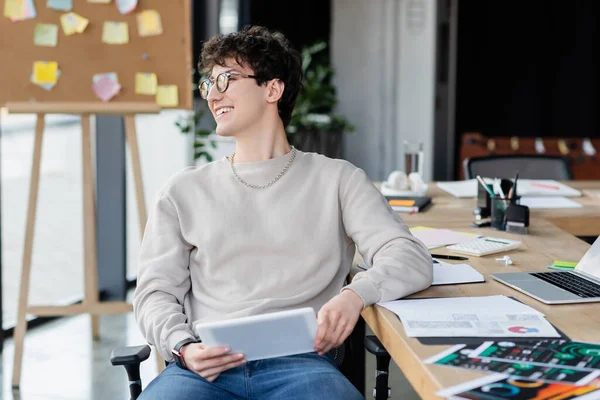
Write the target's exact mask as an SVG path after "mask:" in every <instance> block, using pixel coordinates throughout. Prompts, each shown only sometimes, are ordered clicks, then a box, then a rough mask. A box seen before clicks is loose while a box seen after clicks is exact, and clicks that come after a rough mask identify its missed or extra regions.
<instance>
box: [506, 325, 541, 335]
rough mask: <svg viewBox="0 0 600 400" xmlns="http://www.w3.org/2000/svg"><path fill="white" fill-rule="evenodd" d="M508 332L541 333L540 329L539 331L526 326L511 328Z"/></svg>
mask: <svg viewBox="0 0 600 400" xmlns="http://www.w3.org/2000/svg"><path fill="white" fill-rule="evenodd" d="M508 330H509V331H510V332H513V333H522V334H526V333H537V332H539V329H537V328H527V327H525V326H511V327H510V328H508Z"/></svg>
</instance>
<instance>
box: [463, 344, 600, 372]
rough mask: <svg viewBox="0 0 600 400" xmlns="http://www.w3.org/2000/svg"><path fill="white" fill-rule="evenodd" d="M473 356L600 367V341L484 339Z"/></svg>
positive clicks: (592, 368) (589, 367) (568, 365)
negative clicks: (486, 340) (493, 340)
mask: <svg viewBox="0 0 600 400" xmlns="http://www.w3.org/2000/svg"><path fill="white" fill-rule="evenodd" d="M470 356H471V357H480V358H489V359H491V360H507V361H513V362H514V361H518V362H527V363H531V364H534V365H546V366H560V367H563V366H565V367H576V368H578V369H581V370H586V371H594V370H600V344H598V343H586V342H572V341H569V340H539V341H533V342H519V343H514V342H508V341H500V342H484V343H483V344H482V345H481V346H479V347H478V348H477V349H475V350H474V351H473V352H472V353H471V354H470Z"/></svg>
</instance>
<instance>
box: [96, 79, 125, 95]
mask: <svg viewBox="0 0 600 400" xmlns="http://www.w3.org/2000/svg"><path fill="white" fill-rule="evenodd" d="M92 89H93V90H94V92H95V93H96V96H98V97H99V98H100V99H101V100H102V101H109V100H110V99H112V98H113V97H114V96H115V95H116V94H117V93H119V90H121V85H119V84H118V83H117V82H115V81H113V80H112V79H110V78H108V77H103V78H102V79H100V80H99V81H98V82H95V83H93V84H92Z"/></svg>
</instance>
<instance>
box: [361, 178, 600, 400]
mask: <svg viewBox="0 0 600 400" xmlns="http://www.w3.org/2000/svg"><path fill="white" fill-rule="evenodd" d="M571 184H572V186H574V187H577V188H578V189H580V188H587V189H598V188H600V182H593V183H592V182H581V183H579V182H577V184H575V182H572V183H571ZM440 192H441V193H440ZM430 194H431V195H432V197H433V202H434V204H433V205H432V207H430V208H429V209H428V210H427V211H425V212H423V213H419V214H414V215H406V214H402V217H403V218H404V220H405V221H406V222H407V223H408V224H409V226H417V225H426V226H430V227H437V228H450V229H456V230H461V231H467V232H477V233H480V234H484V235H489V236H492V235H493V236H497V237H504V238H507V239H517V240H521V241H522V242H523V245H522V246H521V248H520V249H518V250H513V251H511V252H510V257H511V259H512V260H513V261H514V265H512V266H505V265H504V264H503V263H501V262H498V261H495V260H494V259H495V255H490V256H485V257H469V261H468V263H469V264H470V265H471V266H473V267H474V268H476V269H477V270H478V271H479V272H481V273H482V274H483V275H484V276H485V277H486V282H485V283H477V284H467V285H447V286H432V287H430V288H429V289H427V290H424V291H422V292H420V293H417V294H415V295H413V296H411V298H419V297H463V296H490V295H499V294H501V295H506V296H513V297H515V298H517V299H519V300H520V301H522V302H524V303H526V304H528V305H530V306H532V307H534V308H535V309H537V310H539V311H541V312H543V313H544V314H545V315H546V318H547V319H548V320H549V321H550V322H551V323H552V324H554V325H555V326H556V327H557V328H559V329H560V330H562V331H563V332H564V333H565V334H567V335H568V336H569V337H570V338H571V339H573V340H582V341H593V342H597V341H598V340H599V336H598V332H600V304H599V303H595V304H594V303H590V304H577V305H553V306H549V305H545V304H543V303H540V302H538V301H537V300H535V299H533V298H531V297H529V296H526V295H523V294H521V293H519V292H517V291H516V290H513V289H511V288H509V287H508V286H505V285H503V284H501V283H498V282H496V281H494V280H492V279H491V278H490V277H489V275H490V274H493V273H500V272H517V271H542V270H547V269H546V267H547V266H548V265H550V264H552V261H553V260H555V259H560V260H578V259H579V258H581V256H582V255H583V254H584V253H585V252H586V251H587V249H588V248H589V245H588V244H587V243H586V242H584V241H582V240H579V239H577V238H576V237H574V236H573V234H577V235H586V236H588V235H589V236H592V235H600V206H599V205H597V204H594V202H596V203H600V201H598V200H596V199H591V198H581V199H574V200H575V201H580V202H582V203H584V204H586V207H584V208H581V209H569V210H539V211H534V212H532V220H531V224H530V225H531V226H530V233H529V235H516V234H510V233H506V232H498V231H493V230H492V229H490V228H482V229H478V228H470V227H469V226H468V225H469V222H470V221H471V220H472V214H471V210H472V209H473V207H474V200H473V199H455V198H454V197H452V196H450V195H447V194H445V192H442V191H440V190H439V189H437V188H431V192H430ZM567 220H568V221H577V223H568V224H565V225H562V226H561V224H560V223H558V224H556V221H562V222H564V221H567ZM555 224H556V225H558V226H560V228H559V227H557V226H555ZM561 228H563V229H565V228H566V229H567V230H568V232H566V231H565V230H563V229H561ZM436 252H442V253H443V252H445V253H447V254H451V253H450V252H449V251H447V250H442V249H438V250H436ZM362 316H363V318H364V319H365V321H366V323H367V324H368V325H369V326H370V327H371V329H372V330H373V332H374V333H375V334H376V335H377V337H378V338H379V340H380V341H381V342H382V344H383V345H384V346H385V347H386V349H388V351H389V353H390V355H391V356H392V359H393V360H394V362H395V363H396V364H397V365H398V366H399V367H400V369H401V370H402V371H403V373H404V374H405V375H406V377H407V379H408V380H409V382H410V383H411V384H412V386H413V387H414V389H415V391H416V392H417V393H418V394H419V395H420V396H421V397H422V398H423V399H434V398H438V397H437V396H435V392H437V391H438V390H439V389H442V388H445V387H449V386H453V385H456V384H459V383H461V382H465V381H468V380H472V379H475V378H477V377H480V376H483V375H485V374H484V373H481V372H473V371H468V370H463V369H453V368H447V367H441V366H438V365H426V364H424V363H423V362H422V360H424V359H426V358H428V357H430V356H432V355H435V354H437V353H439V352H441V351H443V350H444V349H446V348H448V347H449V346H425V345H422V344H420V343H419V341H418V340H417V339H415V338H409V337H407V336H406V334H405V332H404V329H403V328H402V324H401V322H400V319H399V318H398V317H397V316H396V315H395V314H393V313H392V312H390V311H388V310H386V309H384V308H382V307H379V306H377V305H375V306H372V307H368V308H367V309H365V310H364V311H363V313H362Z"/></svg>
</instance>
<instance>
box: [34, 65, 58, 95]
mask: <svg viewBox="0 0 600 400" xmlns="http://www.w3.org/2000/svg"><path fill="white" fill-rule="evenodd" d="M58 78H60V69H59V70H57V71H56V81H57V82H58ZM29 80H30V81H31V83H33V84H34V85H37V86H39V87H41V88H42V89H44V90H47V91H50V90H52V89H53V88H54V86H56V82H55V83H35V82H34V76H33V74H31V77H30V78H29Z"/></svg>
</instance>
